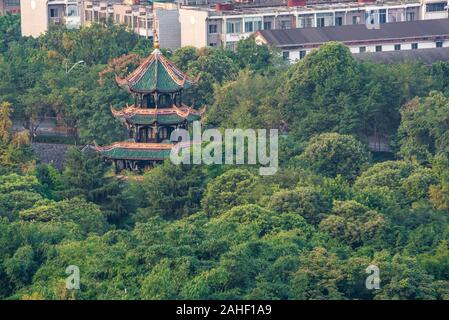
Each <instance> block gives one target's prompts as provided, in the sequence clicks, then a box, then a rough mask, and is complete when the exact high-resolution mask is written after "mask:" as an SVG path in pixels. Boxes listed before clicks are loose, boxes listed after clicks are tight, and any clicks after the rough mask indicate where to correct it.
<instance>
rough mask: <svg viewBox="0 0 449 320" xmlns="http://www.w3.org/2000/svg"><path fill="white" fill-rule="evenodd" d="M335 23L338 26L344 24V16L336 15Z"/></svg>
mask: <svg viewBox="0 0 449 320" xmlns="http://www.w3.org/2000/svg"><path fill="white" fill-rule="evenodd" d="M335 25H336V26H341V25H343V17H335Z"/></svg>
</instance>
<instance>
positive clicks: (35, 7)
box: [20, 0, 82, 37]
mask: <svg viewBox="0 0 449 320" xmlns="http://www.w3.org/2000/svg"><path fill="white" fill-rule="evenodd" d="M81 8H82V1H81V0H21V1H20V12H21V17H22V18H21V26H22V36H31V37H38V36H40V35H41V34H43V33H45V32H46V31H47V30H48V28H49V27H50V26H51V25H65V26H66V27H67V28H79V27H80V26H81V20H82V18H81V13H82V11H81Z"/></svg>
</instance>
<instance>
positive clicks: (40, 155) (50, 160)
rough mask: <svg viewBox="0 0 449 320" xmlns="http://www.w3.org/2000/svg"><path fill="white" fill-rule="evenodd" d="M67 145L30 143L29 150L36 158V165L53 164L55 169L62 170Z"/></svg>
mask: <svg viewBox="0 0 449 320" xmlns="http://www.w3.org/2000/svg"><path fill="white" fill-rule="evenodd" d="M69 147H70V145H68V144H56V143H36V142H35V143H32V144H31V149H32V150H33V152H34V155H35V156H36V158H37V160H38V163H45V164H53V165H54V166H55V168H57V169H59V170H62V169H63V167H64V161H65V155H66V152H67V149H68V148H69Z"/></svg>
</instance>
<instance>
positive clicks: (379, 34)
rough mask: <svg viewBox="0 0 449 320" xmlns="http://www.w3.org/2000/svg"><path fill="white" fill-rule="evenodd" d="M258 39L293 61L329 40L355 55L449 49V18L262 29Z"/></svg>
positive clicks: (256, 36) (256, 35) (258, 32)
mask: <svg viewBox="0 0 449 320" xmlns="http://www.w3.org/2000/svg"><path fill="white" fill-rule="evenodd" d="M254 38H255V40H256V42H257V43H259V44H267V45H270V46H274V47H276V48H278V49H279V50H280V51H281V52H282V55H283V57H284V58H285V59H289V60H290V61H292V62H294V61H296V60H300V59H303V58H304V57H305V56H306V55H307V54H308V53H309V52H310V51H311V50H313V49H315V48H318V47H320V46H321V45H323V44H324V43H326V42H329V41H338V42H341V43H343V44H345V45H346V46H348V47H349V49H350V50H351V52H352V53H354V54H359V53H369V52H391V51H403V50H420V49H432V48H449V19H436V20H421V21H419V20H415V21H404V22H394V23H386V24H383V25H381V26H380V28H374V29H369V28H366V26H364V25H346V26H338V27H335V26H334V27H324V28H295V29H288V30H260V31H257V32H256V33H255V34H254Z"/></svg>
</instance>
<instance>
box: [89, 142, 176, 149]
mask: <svg viewBox="0 0 449 320" xmlns="http://www.w3.org/2000/svg"><path fill="white" fill-rule="evenodd" d="M173 146H174V144H172V143H146V142H128V141H120V142H114V143H113V144H111V145H108V146H104V147H99V146H96V149H97V150H98V151H109V150H112V149H117V148H122V149H148V150H167V149H171V148H172V147H173Z"/></svg>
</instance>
